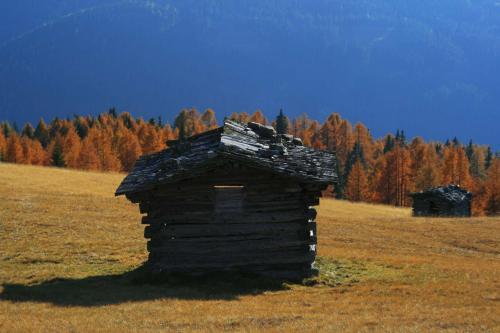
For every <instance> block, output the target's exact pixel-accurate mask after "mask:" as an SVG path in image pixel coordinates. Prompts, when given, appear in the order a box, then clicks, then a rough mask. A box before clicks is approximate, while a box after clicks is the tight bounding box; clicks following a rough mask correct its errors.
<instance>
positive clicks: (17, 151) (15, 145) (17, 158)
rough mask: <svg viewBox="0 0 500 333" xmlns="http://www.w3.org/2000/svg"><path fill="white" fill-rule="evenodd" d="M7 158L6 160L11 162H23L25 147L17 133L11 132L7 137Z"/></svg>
mask: <svg viewBox="0 0 500 333" xmlns="http://www.w3.org/2000/svg"><path fill="white" fill-rule="evenodd" d="M6 155H7V158H6V161H7V162H10V163H23V161H24V155H23V147H22V146H21V140H20V139H19V136H18V135H17V134H16V133H11V134H10V135H9V138H8V139H7V154H6Z"/></svg>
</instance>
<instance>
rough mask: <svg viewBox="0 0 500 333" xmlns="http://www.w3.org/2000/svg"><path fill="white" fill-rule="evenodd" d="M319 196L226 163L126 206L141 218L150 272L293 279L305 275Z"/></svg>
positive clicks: (280, 179) (312, 255)
mask: <svg viewBox="0 0 500 333" xmlns="http://www.w3.org/2000/svg"><path fill="white" fill-rule="evenodd" d="M215 186H218V187H217V188H216V187H215ZM219 186H243V188H238V187H230V188H222V187H219ZM321 190H323V188H322V187H321V186H319V185H309V186H308V185H301V184H297V183H296V182H292V181H289V180H286V179H285V178H283V177H282V176H275V175H273V174H271V173H266V172H262V171H257V170H255V169H251V168H248V167H244V166H242V165H240V164H239V163H236V162H228V163H226V164H225V165H224V167H221V168H218V169H215V170H207V173H206V175H205V176H204V177H197V178H195V179H188V180H184V181H181V182H178V183H175V184H172V185H165V186H161V187H159V188H157V189H155V190H152V191H149V192H147V194H144V195H142V196H141V195H135V196H134V195H132V196H130V199H132V200H134V201H138V202H139V203H140V209H141V212H142V213H144V214H146V215H145V216H144V217H143V219H142V222H143V223H144V224H145V225H146V227H145V232H144V235H145V237H146V238H147V239H149V241H148V245H147V248H148V251H149V253H150V254H149V265H150V267H151V268H152V269H153V270H154V271H157V272H167V273H170V272H172V273H177V272H186V273H197V272H200V273H201V272H207V271H218V270H228V269H231V270H243V271H251V272H257V273H262V274H265V275H272V276H278V277H284V278H289V279H300V278H303V277H307V276H310V275H311V274H312V273H313V270H312V268H311V265H312V263H313V262H314V260H315V256H316V222H315V218H316V211H315V210H314V209H313V208H311V206H314V205H317V204H318V203H319V197H320V195H321Z"/></svg>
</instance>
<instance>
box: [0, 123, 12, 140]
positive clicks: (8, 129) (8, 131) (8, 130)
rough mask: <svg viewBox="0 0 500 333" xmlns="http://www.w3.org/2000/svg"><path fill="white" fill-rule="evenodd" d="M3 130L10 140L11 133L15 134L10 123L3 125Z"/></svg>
mask: <svg viewBox="0 0 500 333" xmlns="http://www.w3.org/2000/svg"><path fill="white" fill-rule="evenodd" d="M1 130H2V132H3V135H4V136H5V138H8V137H9V135H10V133H12V132H14V130H13V129H12V127H10V125H9V123H8V122H3V123H2V124H1Z"/></svg>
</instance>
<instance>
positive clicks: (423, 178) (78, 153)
mask: <svg viewBox="0 0 500 333" xmlns="http://www.w3.org/2000/svg"><path fill="white" fill-rule="evenodd" d="M229 118H230V119H231V120H235V121H238V122H241V123H246V122H249V121H254V122H258V123H261V124H265V125H273V126H274V127H275V128H276V129H277V131H278V133H282V134H285V133H288V134H292V135H293V136H295V137H299V138H301V139H302V141H303V142H304V144H305V145H307V146H310V147H313V148H316V149H322V150H328V151H334V152H335V153H336V155H337V158H338V164H337V165H336V166H335V168H336V172H337V173H338V174H339V182H338V184H336V185H335V187H334V188H332V190H331V195H333V196H335V197H336V198H339V199H347V200H351V201H364V202H373V203H383V204H389V205H395V206H409V205H410V204H411V198H410V197H409V196H408V194H409V193H411V192H415V191H421V190H425V189H428V188H431V187H434V186H439V185H446V184H457V185H460V186H462V187H465V188H467V189H468V190H470V191H472V192H473V193H474V200H473V213H474V214H475V215H497V214H500V155H499V154H498V153H497V154H494V152H493V151H492V149H491V148H490V147H489V146H482V145H477V144H474V143H473V142H472V141H470V142H468V143H467V144H462V143H460V142H459V141H458V139H456V138H454V139H453V140H447V141H446V142H445V143H442V142H425V141H424V140H423V139H422V138H420V137H416V138H413V139H412V140H408V139H407V138H406V135H405V133H404V131H402V130H397V131H396V133H395V134H394V133H389V134H387V135H386V136H384V137H382V138H373V136H372V135H371V133H370V131H369V129H368V128H367V127H366V126H364V125H363V124H362V123H357V124H355V125H354V126H353V125H352V124H351V123H350V122H349V121H348V120H346V119H342V117H341V116H340V115H339V114H338V113H333V114H331V115H330V116H329V117H328V118H327V119H326V120H325V121H324V122H323V123H320V122H318V121H317V120H313V119H309V118H308V116H307V115H306V114H302V115H301V116H299V117H297V118H295V119H289V118H288V117H286V116H285V115H284V114H283V112H282V111H280V113H279V115H278V116H277V117H276V118H275V120H274V121H272V122H270V121H269V120H268V119H267V118H266V117H265V116H264V114H263V113H262V112H261V111H259V110H258V111H256V112H254V113H253V114H248V113H246V112H240V113H233V114H231V115H230V116H229ZM217 126H218V121H217V118H216V115H215V112H214V111H213V110H211V109H207V110H205V111H204V112H202V113H200V112H198V111H197V110H196V109H184V110H182V111H181V112H180V113H179V114H178V115H177V116H176V117H175V120H174V122H173V124H169V123H163V121H162V119H161V117H158V118H152V119H149V120H147V121H146V120H144V119H142V118H134V117H132V116H131V115H130V113H128V112H122V113H119V114H118V113H117V111H116V109H114V108H112V109H110V110H109V111H108V112H105V113H102V114H100V115H99V116H97V117H93V116H85V117H83V116H74V117H73V118H72V119H59V118H55V119H53V120H52V121H51V122H50V123H48V124H47V123H45V122H44V120H43V119H41V120H40V121H39V122H38V124H37V125H36V127H33V126H32V125H31V124H29V123H27V124H25V125H24V126H23V127H22V129H19V128H17V126H15V125H10V124H9V123H7V122H2V123H0V161H5V162H11V163H22V164H33V165H45V166H56V167H68V168H75V169H84V170H102V171H122V172H127V171H130V170H131V169H132V168H133V165H134V163H135V161H136V160H137V159H138V158H139V156H141V155H142V154H150V153H153V152H156V151H159V150H162V149H164V148H166V147H167V145H166V142H167V141H168V140H175V139H179V138H186V137H189V136H191V135H194V134H197V133H200V132H203V131H206V130H210V129H213V128H216V127H217ZM332 167H333V166H332Z"/></svg>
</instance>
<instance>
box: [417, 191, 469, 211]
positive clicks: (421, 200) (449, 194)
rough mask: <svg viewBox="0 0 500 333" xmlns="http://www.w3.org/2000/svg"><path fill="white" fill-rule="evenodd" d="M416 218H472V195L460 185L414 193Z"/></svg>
mask: <svg viewBox="0 0 500 333" xmlns="http://www.w3.org/2000/svg"><path fill="white" fill-rule="evenodd" d="M410 196H411V197H412V198H413V215H415V216H471V202H472V193H470V192H468V191H467V190H466V189H463V188H461V187H460V186H458V185H448V186H442V187H435V188H432V189H429V190H427V191H422V192H417V193H412V194H410Z"/></svg>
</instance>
